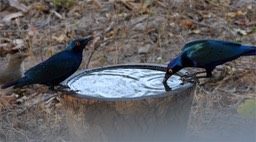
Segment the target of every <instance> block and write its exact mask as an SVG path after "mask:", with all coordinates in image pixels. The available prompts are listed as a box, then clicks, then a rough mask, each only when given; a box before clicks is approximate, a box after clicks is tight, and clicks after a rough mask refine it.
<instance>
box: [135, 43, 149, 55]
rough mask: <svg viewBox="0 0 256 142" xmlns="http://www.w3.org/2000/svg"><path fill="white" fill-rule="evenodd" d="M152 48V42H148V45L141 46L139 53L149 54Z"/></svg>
mask: <svg viewBox="0 0 256 142" xmlns="http://www.w3.org/2000/svg"><path fill="white" fill-rule="evenodd" d="M150 49H151V45H150V44H146V45H144V46H142V47H140V48H139V49H138V53H139V54H147V53H148V52H149V50H150Z"/></svg>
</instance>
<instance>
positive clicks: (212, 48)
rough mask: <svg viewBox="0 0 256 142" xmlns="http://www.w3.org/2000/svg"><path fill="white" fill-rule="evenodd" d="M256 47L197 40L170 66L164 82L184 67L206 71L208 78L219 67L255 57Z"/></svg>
mask: <svg viewBox="0 0 256 142" xmlns="http://www.w3.org/2000/svg"><path fill="white" fill-rule="evenodd" d="M255 55H256V47H254V46H245V45H241V44H240V43H236V42H231V41H223V40H197V41H193V42H189V43H187V44H186V45H185V46H184V47H183V49H182V52H181V53H180V55H179V56H178V57H177V58H176V59H174V60H172V61H171V62H170V63H169V64H168V66H167V71H166V74H165V77H164V80H163V82H166V81H167V80H168V78H169V77H170V76H172V75H173V74H174V73H176V72H178V71H179V70H181V69H182V68H184V67H198V68H204V69H205V70H206V73H207V74H206V77H211V76H212V71H213V70H214V69H215V67H216V66H217V65H221V64H224V63H226V62H228V61H231V60H234V59H237V58H238V57H240V56H255Z"/></svg>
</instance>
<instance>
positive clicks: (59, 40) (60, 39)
mask: <svg viewBox="0 0 256 142" xmlns="http://www.w3.org/2000/svg"><path fill="white" fill-rule="evenodd" d="M65 38H66V35H64V34H62V35H60V36H59V37H58V38H57V39H56V40H57V41H58V42H63V41H64V40H65Z"/></svg>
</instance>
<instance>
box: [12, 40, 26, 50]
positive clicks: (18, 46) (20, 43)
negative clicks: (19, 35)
mask: <svg viewBox="0 0 256 142" xmlns="http://www.w3.org/2000/svg"><path fill="white" fill-rule="evenodd" d="M13 44H14V45H16V46H15V47H13V48H12V49H13V50H15V49H21V48H23V47H24V41H23V39H14V40H13Z"/></svg>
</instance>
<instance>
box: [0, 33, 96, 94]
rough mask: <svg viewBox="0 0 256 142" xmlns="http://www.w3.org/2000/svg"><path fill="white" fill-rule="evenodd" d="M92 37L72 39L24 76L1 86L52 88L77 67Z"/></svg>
mask: <svg viewBox="0 0 256 142" xmlns="http://www.w3.org/2000/svg"><path fill="white" fill-rule="evenodd" d="M92 39H93V36H87V37H85V38H77V39H75V40H73V41H72V42H71V43H69V44H68V46H67V47H66V49H64V50H63V51H61V52H59V53H56V54H55V55H53V56H52V57H50V58H48V59H47V60H45V61H44V62H42V63H40V64H37V65H36V66H34V67H32V68H31V69H29V70H28V71H26V72H25V73H24V77H22V78H21V79H19V80H17V81H14V82H10V83H7V84H5V85H3V86H2V88H3V89H4V88H8V87H11V86H14V88H18V87H22V86H25V85H29V84H43V85H46V86H48V87H49V89H50V90H53V89H54V86H56V85H59V83H61V82H62V81H64V80H65V79H66V78H68V77H69V76H71V75H72V74H73V73H74V72H75V71H76V70H77V69H78V68H79V66H80V64H81V62H82V53H83V49H84V48H85V46H86V45H87V44H88V42H89V41H91V40H92Z"/></svg>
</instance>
